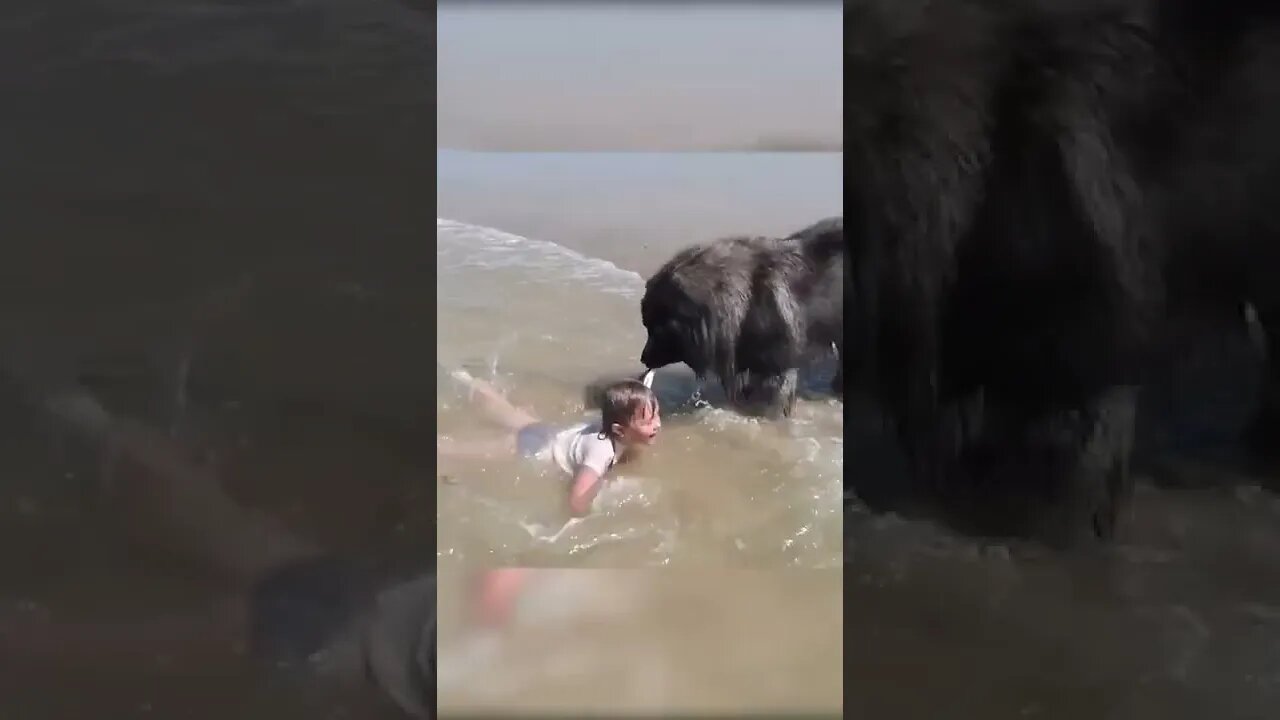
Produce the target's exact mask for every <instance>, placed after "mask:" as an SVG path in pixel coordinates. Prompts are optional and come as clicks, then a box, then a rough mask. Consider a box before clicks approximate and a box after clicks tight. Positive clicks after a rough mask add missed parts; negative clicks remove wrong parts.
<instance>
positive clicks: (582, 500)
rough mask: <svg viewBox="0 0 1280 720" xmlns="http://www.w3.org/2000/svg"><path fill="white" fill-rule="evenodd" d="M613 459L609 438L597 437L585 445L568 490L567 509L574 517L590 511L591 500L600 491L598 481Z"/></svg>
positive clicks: (611, 443) (611, 444)
mask: <svg viewBox="0 0 1280 720" xmlns="http://www.w3.org/2000/svg"><path fill="white" fill-rule="evenodd" d="M614 459H615V457H614V449H613V442H612V441H611V440H604V439H599V440H596V441H593V442H591V444H589V445H587V448H586V454H585V455H584V457H583V458H582V464H581V465H579V466H578V469H577V470H576V471H575V472H574V474H573V489H571V490H570V491H569V511H570V512H572V513H573V514H574V516H575V517H582V516H583V515H586V514H587V513H589V512H591V501H592V500H595V499H596V493H598V492H600V485H601V482H600V481H601V480H602V479H603V478H604V474H605V473H606V472H608V471H609V468H611V467H613V463H614Z"/></svg>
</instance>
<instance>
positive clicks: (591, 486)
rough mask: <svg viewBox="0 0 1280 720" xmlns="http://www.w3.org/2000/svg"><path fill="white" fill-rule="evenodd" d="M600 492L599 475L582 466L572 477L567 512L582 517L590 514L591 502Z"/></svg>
mask: <svg viewBox="0 0 1280 720" xmlns="http://www.w3.org/2000/svg"><path fill="white" fill-rule="evenodd" d="M598 492H600V474H599V473H597V472H596V471H595V470H592V469H591V468H589V467H587V466H586V465H583V466H582V467H579V468H578V472H577V474H575V475H574V476H573V488H572V489H571V490H570V491H569V512H571V513H573V515H574V517H582V516H583V515H586V514H587V513H589V512H591V501H593V500H595V499H596V493H598Z"/></svg>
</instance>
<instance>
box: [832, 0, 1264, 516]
mask: <svg viewBox="0 0 1280 720" xmlns="http://www.w3.org/2000/svg"><path fill="white" fill-rule="evenodd" d="M846 27H847V28H849V31H848V32H847V33H846V43H845V53H846V60H845V78H846V83H847V84H849V85H852V86H853V89H852V92H850V93H849V97H850V98H851V101H850V103H849V105H848V108H847V110H846V131H845V146H846V163H847V165H846V167H847V168H848V171H847V179H846V183H847V186H846V188H847V189H846V203H845V205H846V207H845V214H846V215H847V216H848V217H849V218H850V221H851V223H852V232H851V233H850V235H849V236H848V238H849V247H850V263H851V268H852V269H851V278H852V283H851V285H852V289H851V292H850V295H849V302H850V303H851V304H852V308H853V312H852V313H851V314H850V321H849V326H850V331H851V332H852V333H853V334H852V336H851V337H852V343H853V347H852V348H851V350H850V352H849V354H848V355H847V358H848V362H847V363H846V377H848V378H850V382H856V384H857V385H858V386H859V387H860V388H862V389H865V390H867V391H868V392H869V393H870V394H871V395H872V396H873V397H874V398H875V399H876V400H877V401H878V402H879V404H880V405H881V407H882V408H883V409H884V411H885V412H886V413H887V414H888V415H889V417H890V418H891V419H892V420H893V424H894V426H895V427H896V429H897V432H898V438H899V440H900V442H901V445H902V447H903V449H904V450H905V451H906V454H907V456H908V457H909V460H910V465H911V468H912V488H913V490H914V491H915V494H916V496H917V497H919V498H922V499H924V500H925V501H926V503H930V504H933V505H935V506H936V508H937V509H941V510H942V511H943V512H945V513H951V514H954V513H959V514H960V515H963V516H964V517H963V518H961V521H962V522H966V523H967V522H968V521H970V520H973V518H974V517H976V516H978V515H982V516H984V522H983V524H982V525H981V529H980V531H981V532H994V533H1004V532H1018V533H1022V532H1024V531H1025V532H1030V533H1032V534H1039V533H1040V532H1042V531H1048V532H1052V533H1053V534H1054V535H1057V536H1059V539H1069V538H1070V537H1072V536H1080V535H1084V536H1093V537H1101V538H1110V537H1111V536H1112V535H1113V533H1114V532H1115V530H1116V528H1117V523H1118V521H1119V519H1120V517H1122V510H1123V508H1124V506H1125V505H1126V503H1127V501H1128V497H1129V494H1130V492H1131V487H1132V482H1131V479H1130V477H1129V470H1128V467H1129V459H1130V453H1131V449H1132V436H1133V428H1132V424H1133V422H1134V421H1133V417H1134V412H1133V408H1132V407H1131V406H1132V405H1133V404H1134V403H1136V394H1135V393H1134V392H1132V389H1133V388H1134V387H1136V386H1138V385H1140V384H1141V383H1142V381H1143V378H1144V376H1145V374H1146V372H1147V370H1148V369H1149V368H1150V367H1151V366H1152V364H1153V363H1158V361H1159V358H1160V355H1161V352H1162V350H1163V348H1164V341H1163V340H1162V336H1163V335H1164V333H1165V332H1166V331H1165V327H1166V324H1167V322H1168V320H1169V318H1170V315H1171V313H1175V312H1176V313H1192V314H1195V313H1206V312H1207V313H1218V314H1219V315H1220V316H1222V317H1224V318H1234V320H1227V321H1229V322H1230V321H1235V322H1238V321H1239V307H1240V303H1241V302H1243V301H1251V302H1253V303H1254V304H1255V305H1256V306H1257V308H1258V313H1259V316H1260V318H1261V321H1262V324H1263V325H1264V326H1265V327H1266V328H1267V330H1268V334H1269V338H1270V342H1271V343H1272V346H1273V347H1272V349H1274V346H1275V343H1276V342H1277V338H1280V283H1277V282H1276V281H1275V280H1274V278H1276V277H1280V262H1278V261H1280V253H1278V252H1277V251H1278V249H1280V243H1277V241H1276V234H1277V231H1278V230H1280V222H1277V220H1278V219H1280V143H1278V142H1277V138H1278V137H1280V135H1277V134H1276V133H1275V130H1274V128H1275V126H1276V121H1277V120H1280V93H1277V92H1275V90H1274V89H1273V88H1274V87H1275V86H1276V78H1277V77H1280V41H1278V38H1280V23H1277V12H1276V11H1275V10H1273V9H1271V6H1269V5H1267V4H1261V3H1252V2H1245V1H1243V0H1225V1H1224V2H1221V3H1202V2H1197V1H1196V0H1166V1H1163V2H1155V0H1086V2H1081V3H1049V2H1044V1H1043V0H1014V1H1013V2H1009V1H1007V0H950V1H949V2H928V1H926V0H854V1H853V2H850V3H847V4H846ZM855 98H856V100H855ZM1264 278H1271V279H1269V280H1264ZM1276 358H1277V355H1276V353H1273V354H1272V361H1271V362H1272V364H1271V368H1272V370H1271V381H1270V383H1269V387H1270V388H1271V389H1269V390H1268V391H1266V395H1267V398H1277V397H1280V393H1277V392H1276V390H1275V388H1277V387H1280V373H1277V370H1276V368H1277V367H1280V365H1277V360H1276ZM1268 408H1270V410H1268ZM1277 409H1280V399H1271V400H1267V401H1264V410H1263V413H1262V414H1261V415H1260V423H1262V424H1263V425H1270V430H1269V433H1270V435H1269V437H1270V438H1272V443H1271V444H1272V445H1273V446H1275V445H1280V442H1276V441H1277V440H1280V435H1277V434H1276V430H1277V429H1280V421H1276V420H1268V417H1272V418H1280V411H1278V410H1277ZM1268 413H1270V415H1268ZM1019 478H1021V479H1020V480H1019ZM855 482H856V481H855ZM994 507H1002V508H1006V509H1005V510H1003V511H1000V512H991V511H990V509H991V508H994ZM976 508H985V509H986V510H987V512H982V513H978V512H975V509H976ZM1064 536H1065V537H1064Z"/></svg>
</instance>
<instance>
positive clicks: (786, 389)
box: [640, 218, 847, 417]
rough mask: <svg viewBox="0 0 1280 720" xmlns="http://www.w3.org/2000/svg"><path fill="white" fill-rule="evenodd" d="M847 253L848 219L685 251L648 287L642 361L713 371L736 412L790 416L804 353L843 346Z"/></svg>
mask: <svg viewBox="0 0 1280 720" xmlns="http://www.w3.org/2000/svg"><path fill="white" fill-rule="evenodd" d="M846 258H847V255H846V253H845V239H844V221H843V218H829V219H826V220H823V221H821V222H819V223H816V224H814V225H812V226H810V227H807V228H805V229H804V230H801V231H800V232H797V233H795V234H793V235H791V236H788V237H786V238H782V239H776V238H765V237H733V238H726V239H722V240H719V241H716V242H712V243H708V244H705V245H697V246H694V247H690V248H687V249H685V250H682V251H680V252H679V253H677V254H676V255H675V257H673V258H671V260H669V261H668V262H667V263H666V264H665V265H663V266H662V268H661V269H659V270H658V272H657V273H655V274H654V275H653V277H651V278H649V281H648V283H647V284H646V285H645V293H644V299H643V300H642V301H641V303H640V314H641V317H642V319H643V321H644V326H645V328H646V330H648V334H649V336H648V340H647V341H646V342H645V346H644V351H643V353H641V356H640V359H641V362H643V363H644V365H645V367H647V368H650V369H654V368H660V367H663V366H666V365H670V364H672V363H677V362H683V363H684V364H686V365H688V366H689V368H690V369H692V370H693V371H694V373H696V374H697V375H698V376H699V377H705V376H706V375H707V374H708V373H715V375H716V376H717V377H718V378H719V379H720V382H721V384H722V385H723V386H724V390H725V395H726V397H727V398H728V400H729V401H730V403H732V404H733V405H734V406H735V407H736V408H738V409H739V410H742V411H744V412H747V413H751V414H763V415H767V416H770V417H777V416H778V415H779V414H782V415H789V414H790V413H791V411H792V409H793V408H794V406H795V399H796V389H797V382H798V370H799V368H800V367H801V365H802V364H803V363H804V359H805V356H806V355H807V354H809V353H811V352H813V351H815V350H822V351H829V350H830V348H831V347H832V346H833V345H834V346H835V348H836V352H837V353H843V349H844V325H843V323H844V284H845V277H846V273H845V266H846ZM835 389H836V392H837V393H840V392H842V390H843V374H842V373H838V374H837V377H836V380H835Z"/></svg>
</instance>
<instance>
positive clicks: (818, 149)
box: [436, 143, 844, 154]
mask: <svg viewBox="0 0 1280 720" xmlns="http://www.w3.org/2000/svg"><path fill="white" fill-rule="evenodd" d="M436 149H437V150H450V151H453V152H488V153H580V152H581V153H589V152H607V153H703V154H706V153H726V154H727V153H813V154H827V153H842V152H844V145H843V144H831V145H825V144H820V143H812V144H804V143H756V144H746V145H720V146H714V145H713V146H707V147H661V146H656V147H643V148H638V147H617V146H613V147H595V146H576V147H575V146H571V145H563V146H560V145H555V146H541V147H505V146H492V145H491V146H485V145H470V146H464V145H438V146H436Z"/></svg>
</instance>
